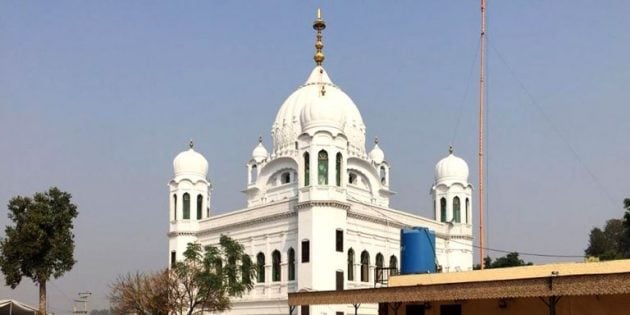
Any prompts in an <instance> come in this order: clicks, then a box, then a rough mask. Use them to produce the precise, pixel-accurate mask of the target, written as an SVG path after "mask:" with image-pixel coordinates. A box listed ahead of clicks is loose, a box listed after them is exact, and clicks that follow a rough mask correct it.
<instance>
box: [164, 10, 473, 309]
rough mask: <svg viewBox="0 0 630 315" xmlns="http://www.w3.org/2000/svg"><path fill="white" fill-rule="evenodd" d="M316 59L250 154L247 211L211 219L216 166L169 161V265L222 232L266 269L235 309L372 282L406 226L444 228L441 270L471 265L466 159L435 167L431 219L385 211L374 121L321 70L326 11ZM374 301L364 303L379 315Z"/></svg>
mask: <svg viewBox="0 0 630 315" xmlns="http://www.w3.org/2000/svg"><path fill="white" fill-rule="evenodd" d="M313 28H315V29H316V30H317V31H318V37H317V42H316V48H317V52H316V54H315V62H316V66H315V68H314V69H313V71H312V72H311V74H310V75H309V77H308V79H307V80H306V82H305V83H304V84H303V85H302V86H300V87H299V88H298V89H297V90H296V91H295V92H293V93H292V94H291V95H290V96H289V97H288V98H287V99H286V100H285V101H284V103H283V104H282V106H280V109H279V110H278V114H277V115H276V119H275V121H274V122H273V125H272V126H271V135H272V139H273V144H272V146H271V148H270V150H269V151H268V150H267V148H265V146H264V144H263V141H262V138H261V139H260V140H259V143H258V144H257V145H256V147H255V148H254V149H253V152H252V156H251V158H249V159H244V160H248V162H247V175H245V176H246V178H247V187H246V188H245V190H244V193H245V195H246V198H247V208H245V209H242V210H237V211H234V212H230V213H226V214H221V215H213V214H212V207H211V203H210V201H211V187H212V186H211V184H210V182H209V181H208V176H207V175H208V162H207V160H206V159H205V158H204V157H203V156H202V155H201V154H199V153H197V152H196V151H194V148H193V145H192V143H191V144H190V148H189V149H188V150H187V151H184V152H182V153H180V154H179V155H177V157H176V158H175V160H174V161H173V168H174V178H173V180H172V181H171V182H170V183H169V187H170V206H169V213H170V215H169V220H170V225H169V233H168V236H169V253H170V261H171V262H173V261H175V260H180V259H183V256H182V253H183V252H184V250H185V249H186V245H187V244H188V243H189V242H199V243H201V244H202V245H209V244H217V243H218V240H219V237H220V235H221V234H226V235H229V236H230V237H232V238H234V239H236V240H237V241H239V242H240V243H241V244H243V245H244V246H245V249H246V251H247V253H248V254H249V255H250V256H251V257H252V261H254V262H255V263H256V264H257V267H258V275H257V279H255V285H254V289H253V290H252V291H251V292H250V293H248V294H246V295H245V296H243V297H242V298H239V299H236V300H235V301H234V303H233V307H232V310H230V311H229V312H228V313H229V314H289V307H288V304H287V293H289V292H296V291H320V290H336V289H343V290H349V289H356V288H370V287H374V286H375V283H376V282H379V281H380V280H382V279H379V278H380V276H377V275H376V272H375V270H376V269H377V268H382V267H391V268H399V264H400V262H399V257H400V230H401V229H402V228H406V227H426V228H429V229H430V230H432V231H434V232H435V234H436V244H435V245H436V248H435V251H436V256H437V261H436V264H438V265H439V267H440V268H441V270H442V271H444V272H457V271H466V270H471V269H472V264H473V250H472V214H471V212H472V211H471V209H472V208H471V207H472V185H471V184H470V183H469V182H468V166H467V164H466V162H465V161H464V160H462V159H461V158H459V157H456V156H455V155H453V152H452V149H451V150H450V154H449V155H448V156H447V157H445V158H444V159H442V160H441V161H439V162H438V164H437V165H436V167H435V181H434V185H433V187H432V191H431V193H432V196H433V199H434V204H433V208H434V214H435V215H434V217H433V218H423V217H420V216H417V215H413V214H410V213H408V212H406V211H401V210H396V209H392V208H390V207H389V200H390V198H391V197H392V196H393V195H394V193H393V192H392V191H391V190H390V178H389V167H390V166H389V164H388V162H387V160H386V155H385V153H384V151H383V150H382V149H381V148H380V147H379V144H378V140H376V141H375V143H374V147H373V148H372V149H371V150H370V152H369V153H366V149H365V131H366V127H365V125H364V123H363V119H362V118H361V113H360V112H359V109H358V107H357V105H356V104H355V103H354V102H353V101H352V99H351V98H350V97H349V96H348V95H347V94H346V93H344V92H343V90H341V88H339V87H338V86H337V85H335V84H334V83H333V82H332V80H331V79H330V77H329V76H328V73H327V72H326V70H325V69H324V68H323V67H322V62H323V59H324V55H323V53H322V48H323V44H322V41H321V31H322V30H323V29H324V28H325V24H324V21H323V20H322V19H321V18H318V19H317V20H315V22H314V24H313ZM307 312H308V313H311V314H318V315H320V314H339V313H341V314H345V313H348V314H354V309H353V308H352V306H340V305H331V306H311V308H310V310H309V311H307V310H302V309H300V310H293V312H292V314H305V313H307ZM376 313H377V305H364V306H361V314H376Z"/></svg>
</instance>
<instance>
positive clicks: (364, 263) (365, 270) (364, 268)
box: [361, 250, 370, 282]
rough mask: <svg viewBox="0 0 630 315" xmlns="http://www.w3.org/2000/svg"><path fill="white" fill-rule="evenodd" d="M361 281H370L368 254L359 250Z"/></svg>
mask: <svg viewBox="0 0 630 315" xmlns="http://www.w3.org/2000/svg"><path fill="white" fill-rule="evenodd" d="M361 282H370V254H368V252H367V251H365V250H364V251H363V252H361Z"/></svg>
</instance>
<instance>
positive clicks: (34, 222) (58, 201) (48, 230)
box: [0, 187, 78, 314]
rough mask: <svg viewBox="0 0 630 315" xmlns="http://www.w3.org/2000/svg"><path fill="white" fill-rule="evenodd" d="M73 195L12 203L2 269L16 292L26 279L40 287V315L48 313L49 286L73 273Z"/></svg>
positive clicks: (0, 246) (54, 192) (0, 251)
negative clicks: (71, 271) (47, 296)
mask: <svg viewBox="0 0 630 315" xmlns="http://www.w3.org/2000/svg"><path fill="white" fill-rule="evenodd" d="M71 197H72V196H71V195H70V194H69V193H67V192H63V191H61V190H59V189H58V188H56V187H51V188H50V189H49V190H48V191H47V192H43V193H41V192H38V193H36V194H35V195H34V196H33V197H32V198H30V197H22V196H17V197H14V198H12V199H11V200H10V201H9V205H8V208H9V214H8V216H9V219H10V220H11V221H13V223H14V225H8V226H7V227H6V229H5V235H6V236H5V238H4V239H2V240H1V241H0V269H1V270H2V273H3V274H4V277H5V281H6V284H7V285H8V286H11V288H12V289H15V288H16V287H17V286H18V285H19V284H20V282H21V281H22V277H28V278H31V279H32V280H33V282H35V283H36V284H37V285H38V287H39V313H40V314H47V313H46V282H47V281H48V280H50V279H51V277H52V278H55V279H56V278H59V277H61V276H62V275H63V274H64V273H65V272H67V271H70V270H71V269H72V266H74V264H75V262H76V261H75V260H74V234H73V233H72V228H73V227H74V225H73V222H72V220H73V219H74V218H76V217H77V215H78V212H77V206H76V205H74V204H73V203H72V202H71V201H70V199H71Z"/></svg>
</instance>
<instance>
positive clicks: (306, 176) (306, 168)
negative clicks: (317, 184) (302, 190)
mask: <svg viewBox="0 0 630 315" xmlns="http://www.w3.org/2000/svg"><path fill="white" fill-rule="evenodd" d="M310 173H311V158H310V154H308V152H304V186H308V185H310V184H311V181H310V176H309V175H310Z"/></svg>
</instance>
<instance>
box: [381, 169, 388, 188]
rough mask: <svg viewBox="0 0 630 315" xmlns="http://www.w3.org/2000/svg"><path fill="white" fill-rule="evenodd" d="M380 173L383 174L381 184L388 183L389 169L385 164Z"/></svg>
mask: <svg viewBox="0 0 630 315" xmlns="http://www.w3.org/2000/svg"><path fill="white" fill-rule="evenodd" d="M380 175H381V184H383V185H387V171H386V170H385V166H381V168H380Z"/></svg>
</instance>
